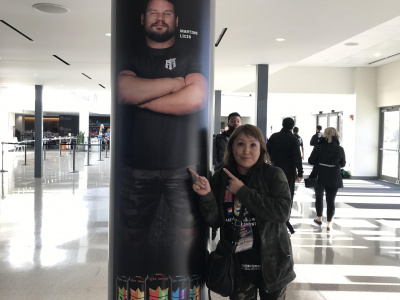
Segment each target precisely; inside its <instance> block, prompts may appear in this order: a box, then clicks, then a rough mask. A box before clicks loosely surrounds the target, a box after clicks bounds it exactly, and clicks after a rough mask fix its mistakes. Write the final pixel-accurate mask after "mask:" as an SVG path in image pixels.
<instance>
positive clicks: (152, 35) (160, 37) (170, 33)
mask: <svg viewBox="0 0 400 300" xmlns="http://www.w3.org/2000/svg"><path fill="white" fill-rule="evenodd" d="M150 28H151V27H150ZM174 35H175V28H172V30H171V29H170V28H169V27H167V30H166V31H164V32H159V31H152V30H150V29H146V36H147V37H148V38H149V39H150V40H152V41H155V42H157V43H164V42H166V41H169V40H170V39H172V38H173V37H174Z"/></svg>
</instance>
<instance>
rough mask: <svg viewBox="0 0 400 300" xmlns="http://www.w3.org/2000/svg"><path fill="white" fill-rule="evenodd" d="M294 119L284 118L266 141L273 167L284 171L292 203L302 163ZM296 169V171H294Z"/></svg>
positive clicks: (301, 175)
mask: <svg viewBox="0 0 400 300" xmlns="http://www.w3.org/2000/svg"><path fill="white" fill-rule="evenodd" d="M293 127H294V120H293V119H292V118H285V119H283V121H282V129H281V131H279V132H275V133H274V134H272V135H271V136H270V138H269V140H268V143H267V150H268V154H269V155H270V157H271V162H272V164H273V165H274V166H275V167H279V168H281V169H282V171H283V172H284V173H285V175H286V178H287V180H288V183H289V188H290V195H291V199H292V203H293V198H294V189H295V183H296V181H297V182H300V181H301V180H302V178H303V165H302V159H301V153H300V147H299V141H298V139H297V138H296V137H295V136H294V135H293V133H292V131H291V130H292V129H293ZM296 169H297V172H296ZM286 225H287V227H288V229H289V231H290V233H292V234H293V233H295V230H294V229H293V226H292V225H291V224H290V222H289V220H288V221H287V224H286Z"/></svg>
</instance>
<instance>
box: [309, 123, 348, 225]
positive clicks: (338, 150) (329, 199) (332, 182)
mask: <svg viewBox="0 0 400 300" xmlns="http://www.w3.org/2000/svg"><path fill="white" fill-rule="evenodd" d="M339 139H340V136H339V133H338V132H337V130H336V129H335V128H333V127H328V128H326V129H325V131H324V134H323V137H321V138H320V140H319V142H318V144H317V145H316V146H315V147H314V149H313V151H312V152H311V155H310V157H309V158H308V163H309V164H310V165H313V170H312V171H311V174H310V177H312V178H315V177H318V186H316V187H315V188H314V191H315V209H316V211H317V218H315V219H314V223H316V224H317V225H319V226H321V225H322V212H323V209H324V204H323V198H324V192H325V195H326V205H327V210H326V214H327V227H326V231H327V232H330V230H331V222H332V219H333V216H334V215H335V198H336V194H337V191H338V189H339V188H342V187H343V178H342V173H341V168H343V167H344V166H345V165H346V156H345V153H344V149H343V147H341V146H340V143H339Z"/></svg>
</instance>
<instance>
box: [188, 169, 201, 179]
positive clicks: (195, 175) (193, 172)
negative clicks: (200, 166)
mask: <svg viewBox="0 0 400 300" xmlns="http://www.w3.org/2000/svg"><path fill="white" fill-rule="evenodd" d="M188 171H189V172H190V173H192V175H193V176H194V177H196V178H198V177H200V175H199V174H197V173H196V171H194V170H192V169H191V168H188Z"/></svg>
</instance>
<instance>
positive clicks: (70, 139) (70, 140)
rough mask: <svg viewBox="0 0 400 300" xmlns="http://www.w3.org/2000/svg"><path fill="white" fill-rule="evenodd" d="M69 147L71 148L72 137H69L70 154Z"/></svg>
mask: <svg viewBox="0 0 400 300" xmlns="http://www.w3.org/2000/svg"><path fill="white" fill-rule="evenodd" d="M71 148H72V138H71V137H70V138H69V154H71Z"/></svg>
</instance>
